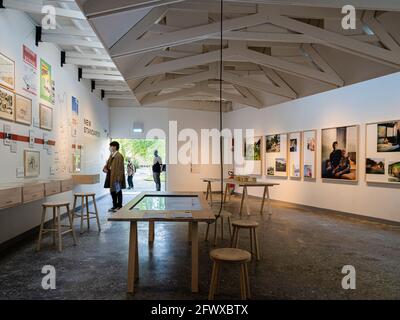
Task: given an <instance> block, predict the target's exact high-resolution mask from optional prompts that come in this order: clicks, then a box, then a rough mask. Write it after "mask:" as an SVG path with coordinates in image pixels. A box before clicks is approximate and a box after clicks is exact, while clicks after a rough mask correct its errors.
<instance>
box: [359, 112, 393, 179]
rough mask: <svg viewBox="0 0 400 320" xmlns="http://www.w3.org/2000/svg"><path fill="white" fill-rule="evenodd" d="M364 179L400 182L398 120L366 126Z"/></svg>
mask: <svg viewBox="0 0 400 320" xmlns="http://www.w3.org/2000/svg"><path fill="white" fill-rule="evenodd" d="M365 141H366V150H365V154H366V159H365V179H366V181H367V182H376V183H388V184H400V120H395V121H386V122H380V123H370V124H367V127H366V140H365Z"/></svg>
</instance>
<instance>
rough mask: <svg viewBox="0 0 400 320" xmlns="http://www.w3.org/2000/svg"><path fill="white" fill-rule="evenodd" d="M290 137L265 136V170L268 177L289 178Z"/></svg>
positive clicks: (280, 135) (279, 135)
mask: <svg viewBox="0 0 400 320" xmlns="http://www.w3.org/2000/svg"><path fill="white" fill-rule="evenodd" d="M287 139H288V135H287V134H286V133H285V134H274V135H267V136H265V168H266V171H267V172H266V174H267V176H277V177H287V175H288V163H287V158H288V152H287V150H288V141H287Z"/></svg>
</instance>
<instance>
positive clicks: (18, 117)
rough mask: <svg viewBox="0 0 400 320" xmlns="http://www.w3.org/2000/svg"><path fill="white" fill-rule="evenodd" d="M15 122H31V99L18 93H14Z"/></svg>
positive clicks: (27, 123) (28, 123)
mask: <svg viewBox="0 0 400 320" xmlns="http://www.w3.org/2000/svg"><path fill="white" fill-rule="evenodd" d="M15 122H18V123H22V124H26V125H28V126H30V125H31V124H32V100H31V99H29V98H26V97H24V96H21V95H19V94H16V95H15Z"/></svg>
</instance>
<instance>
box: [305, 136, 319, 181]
mask: <svg viewBox="0 0 400 320" xmlns="http://www.w3.org/2000/svg"><path fill="white" fill-rule="evenodd" d="M302 145H303V147H302V148H303V177H304V179H310V180H312V179H316V172H317V170H316V165H317V130H310V131H304V132H303V143H302Z"/></svg>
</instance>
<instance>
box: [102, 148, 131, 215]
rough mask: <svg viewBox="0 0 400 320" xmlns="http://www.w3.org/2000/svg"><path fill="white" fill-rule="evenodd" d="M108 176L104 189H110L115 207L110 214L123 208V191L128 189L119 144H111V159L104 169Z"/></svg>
mask: <svg viewBox="0 0 400 320" xmlns="http://www.w3.org/2000/svg"><path fill="white" fill-rule="evenodd" d="M103 172H105V173H106V174H107V176H106V180H105V182H104V188H109V189H110V193H111V198H112V202H113V206H112V208H111V209H109V210H108V211H109V212H115V211H117V210H119V209H121V208H122V190H123V189H125V188H126V182H125V165H124V157H123V155H122V154H121V153H120V152H119V143H118V142H116V141H113V142H111V143H110V157H109V158H108V160H107V163H106V165H105V166H104V168H103Z"/></svg>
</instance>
